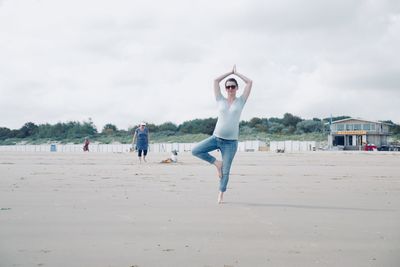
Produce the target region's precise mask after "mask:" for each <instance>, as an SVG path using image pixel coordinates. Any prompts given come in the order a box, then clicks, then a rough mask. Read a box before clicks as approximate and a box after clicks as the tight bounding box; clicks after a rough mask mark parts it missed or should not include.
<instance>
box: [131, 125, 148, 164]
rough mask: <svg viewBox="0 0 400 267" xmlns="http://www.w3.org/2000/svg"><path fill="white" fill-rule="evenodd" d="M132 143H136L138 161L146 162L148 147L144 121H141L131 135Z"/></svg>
mask: <svg viewBox="0 0 400 267" xmlns="http://www.w3.org/2000/svg"><path fill="white" fill-rule="evenodd" d="M132 144H133V145H136V150H137V151H138V157H139V162H140V163H141V162H142V153H143V161H144V162H146V156H147V151H148V147H149V129H147V127H146V123H144V122H141V123H140V124H139V127H138V128H137V129H136V130H135V133H134V135H133V139H132Z"/></svg>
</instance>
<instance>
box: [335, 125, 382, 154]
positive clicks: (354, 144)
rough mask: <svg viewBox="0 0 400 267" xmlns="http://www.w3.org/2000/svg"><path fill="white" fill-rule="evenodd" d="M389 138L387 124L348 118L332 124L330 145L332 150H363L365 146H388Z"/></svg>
mask: <svg viewBox="0 0 400 267" xmlns="http://www.w3.org/2000/svg"><path fill="white" fill-rule="evenodd" d="M388 136H389V124H387V123H383V122H376V121H369V120H364V119H354V118H348V119H344V120H338V121H334V122H332V123H331V125H330V134H329V136H328V144H329V147H330V148H335V147H336V148H337V147H342V148H343V149H344V150H361V149H362V148H363V146H364V145H365V144H374V145H376V146H377V147H380V146H382V145H387V142H388Z"/></svg>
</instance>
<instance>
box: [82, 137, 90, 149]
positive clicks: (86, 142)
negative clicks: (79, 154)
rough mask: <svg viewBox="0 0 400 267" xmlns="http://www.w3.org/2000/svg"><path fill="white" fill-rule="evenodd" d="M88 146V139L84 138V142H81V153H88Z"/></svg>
mask: <svg viewBox="0 0 400 267" xmlns="http://www.w3.org/2000/svg"><path fill="white" fill-rule="evenodd" d="M89 144H90V142H89V138H85V142H83V151H85V152H86V151H87V152H89Z"/></svg>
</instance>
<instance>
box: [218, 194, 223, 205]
mask: <svg viewBox="0 0 400 267" xmlns="http://www.w3.org/2000/svg"><path fill="white" fill-rule="evenodd" d="M223 201H224V192H219V194H218V204H222V203H223Z"/></svg>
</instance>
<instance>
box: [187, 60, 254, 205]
mask: <svg viewBox="0 0 400 267" xmlns="http://www.w3.org/2000/svg"><path fill="white" fill-rule="evenodd" d="M229 75H235V76H237V77H239V78H241V79H242V80H243V81H244V82H245V84H246V86H245V88H244V91H243V94H242V95H241V96H239V97H236V93H237V91H238V89H239V85H238V82H237V81H236V80H235V79H234V78H229V79H227V80H226V81H225V90H226V93H227V98H225V97H224V96H223V95H222V93H221V88H220V83H221V81H222V80H223V79H225V78H227V77H228V76H229ZM252 84H253V82H252V80H250V79H249V78H247V77H246V76H244V75H243V74H240V73H238V72H237V71H236V66H234V67H233V69H232V71H230V72H228V73H225V74H223V75H221V76H219V77H218V78H216V79H215V80H214V94H215V99H216V101H217V104H218V120H217V124H216V125H215V129H214V133H213V135H212V136H210V137H209V138H207V139H205V140H203V141H202V142H200V143H199V144H197V145H196V147H194V148H193V150H192V154H193V155H194V156H196V157H199V158H200V159H202V160H205V161H207V162H209V163H210V164H213V165H215V167H216V168H217V171H218V176H219V178H220V187H219V194H218V203H222V201H223V196H224V192H225V191H226V187H227V185H228V180H229V171H230V168H231V164H232V161H233V158H234V157H235V154H236V150H237V144H238V141H237V140H238V137H239V122H240V115H241V113H242V109H243V107H244V104H245V103H246V101H247V98H248V97H249V95H250V92H251V87H252ZM216 149H219V150H220V151H221V156H222V161H219V160H217V159H216V158H215V157H213V156H212V155H210V154H209V152H210V151H213V150H216Z"/></svg>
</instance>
